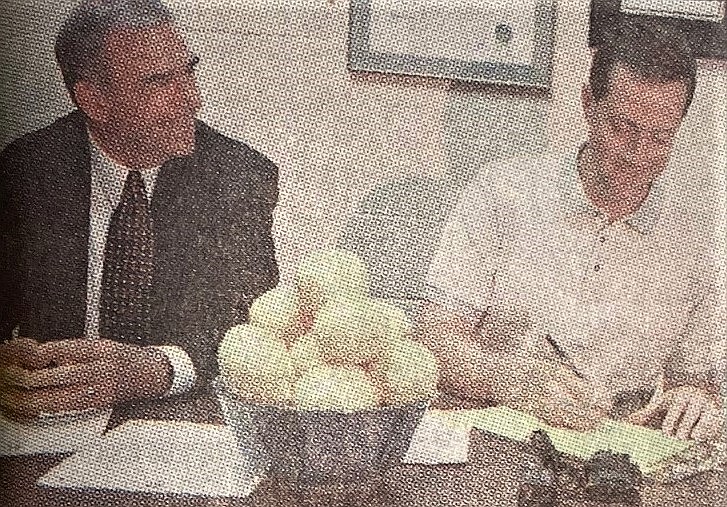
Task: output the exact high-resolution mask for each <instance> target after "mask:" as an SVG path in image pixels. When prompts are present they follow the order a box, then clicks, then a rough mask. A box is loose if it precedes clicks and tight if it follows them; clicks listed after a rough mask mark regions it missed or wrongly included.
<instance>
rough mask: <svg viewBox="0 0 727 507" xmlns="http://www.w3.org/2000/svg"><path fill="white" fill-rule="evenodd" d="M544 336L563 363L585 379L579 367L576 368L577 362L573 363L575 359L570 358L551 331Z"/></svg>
mask: <svg viewBox="0 0 727 507" xmlns="http://www.w3.org/2000/svg"><path fill="white" fill-rule="evenodd" d="M543 337H544V338H545V340H546V341H547V342H548V344H550V347H551V348H552V349H553V351H554V352H555V355H556V356H558V359H560V361H561V362H562V363H563V365H565V366H566V367H568V369H570V370H571V371H572V372H573V373H574V374H575V376H576V377H578V378H579V379H583V380H585V377H584V376H583V374H582V373H581V372H580V371H579V370H578V368H576V366H575V364H573V361H572V360H571V359H570V357H568V355H567V354H566V353H565V352H564V351H563V349H562V348H560V346H559V345H558V343H557V342H556V341H555V340H554V339H553V337H552V336H551V335H550V334H549V333H546V334H544V335H543Z"/></svg>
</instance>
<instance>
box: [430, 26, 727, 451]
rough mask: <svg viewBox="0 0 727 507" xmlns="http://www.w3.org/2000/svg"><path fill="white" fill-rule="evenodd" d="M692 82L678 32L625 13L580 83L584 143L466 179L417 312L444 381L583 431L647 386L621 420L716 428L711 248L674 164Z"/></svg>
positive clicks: (716, 331)
mask: <svg viewBox="0 0 727 507" xmlns="http://www.w3.org/2000/svg"><path fill="white" fill-rule="evenodd" d="M695 84H696V62H695V59H694V57H693V56H692V55H691V53H690V51H689V49H688V47H687V46H686V44H685V42H684V41H683V39H682V37H681V35H680V34H679V33H675V32H673V31H672V30H669V29H668V27H666V26H664V25H662V24H660V23H659V22H633V23H625V24H624V25H623V27H622V28H621V31H620V32H619V34H618V36H617V37H615V38H613V39H612V40H609V41H608V42H606V43H605V44H604V45H603V46H601V47H599V48H598V50H597V53H596V55H595V56H594V62H593V66H592V69H591V75H590V81H589V83H588V85H586V86H585V88H584V90H583V94H582V101H583V109H584V112H585V116H586V120H587V123H588V127H589V136H588V140H587V141H586V142H585V143H583V144H582V145H580V146H578V147H574V148H573V149H572V150H571V151H568V152H563V153H559V152H549V153H546V154H543V155H540V156H537V157H534V158H524V159H515V160H508V161H504V162H497V163H494V164H492V165H490V166H488V167H485V168H483V171H482V173H481V174H480V175H479V176H478V177H476V178H475V179H474V180H473V181H472V182H471V183H470V185H469V186H468V187H467V188H466V189H465V191H464V192H463V194H462V195H461V197H460V200H459V202H458V205H457V207H456V209H455V210H454V211H453V212H452V214H451V215H450V216H449V218H448V221H447V224H446V226H445V229H444V232H443V237H442V239H441V243H440V246H439V249H438V252H437V254H436V255H435V258H434V260H433V262H432V264H431V266H430V270H429V275H428V282H429V284H430V286H431V288H432V297H431V301H430V302H429V303H427V304H426V305H425V307H424V308H423V310H422V312H421V315H420V317H419V321H418V332H417V334H418V336H419V338H420V339H421V340H422V341H423V342H424V343H426V344H427V345H428V346H430V347H431V349H432V350H433V351H434V352H435V355H436V356H437V357H438V359H439V361H440V366H441V370H442V385H441V387H442V388H443V389H444V390H445V391H449V392H451V393H454V394H456V395H459V396H462V397H467V398H474V399H486V400H491V401H495V402H498V403H504V404H507V405H510V406H513V407H515V408H519V409H522V410H526V411H530V412H532V413H534V414H536V415H538V416H540V417H542V418H544V419H545V420H547V421H549V422H550V423H552V424H555V425H561V426H567V427H574V428H578V429H587V428H590V427H593V426H596V425H598V424H599V423H600V421H602V420H603V418H605V417H607V416H608V415H609V413H611V412H612V410H613V408H614V405H618V404H620V403H624V401H625V399H626V398H628V397H629V396H628V393H639V392H641V393H643V392H653V393H654V395H653V396H652V397H651V401H650V402H649V403H648V404H647V406H646V407H645V408H644V409H643V410H641V411H639V412H636V413H634V414H632V415H631V420H632V421H634V422H638V423H647V422H650V421H651V419H652V418H653V417H654V416H658V415H662V416H664V417H663V421H662V428H663V429H664V431H665V432H667V433H669V434H675V435H676V436H678V437H680V438H698V439H705V438H710V437H714V436H715V435H717V434H718V432H719V430H720V428H721V425H722V415H721V400H720V398H719V395H718V387H717V384H718V380H719V379H718V377H719V375H717V374H716V373H717V372H718V371H719V369H720V368H722V367H723V366H724V350H721V349H720V348H719V347H720V343H723V341H722V342H720V340H721V339H722V340H723V338H724V333H725V330H724V318H725V315H724V305H723V302H721V301H720V300H719V297H720V292H719V289H718V282H717V279H716V277H715V273H716V269H714V268H715V265H716V263H717V262H720V261H719V258H720V254H719V252H720V249H719V246H718V245H715V244H714V242H713V241H712V239H713V237H714V235H713V234H711V231H710V230H709V225H712V226H714V224H713V223H710V222H709V221H708V220H705V217H707V216H708V215H707V214H706V213H708V212H709V210H708V209H707V208H708V207H705V208H704V209H703V208H700V206H699V203H695V202H692V201H688V200H687V198H686V196H685V195H684V194H683V192H682V191H681V188H680V186H679V181H678V179H676V178H671V175H672V173H675V171H676V169H675V168H673V167H672V166H671V165H670V164H669V162H670V156H671V149H672V144H673V140H674V137H675V135H676V133H677V131H678V129H679V127H680V124H681V121H682V118H683V116H684V114H685V113H686V111H687V109H688V107H689V104H690V103H691V100H692V96H693V93H694V88H695ZM668 166H669V167H668ZM680 176H684V175H683V174H682V175H680ZM670 178H671V179H670ZM722 249H723V246H722ZM722 255H723V254H722ZM720 305H721V306H720ZM647 400H648V397H646V398H645V399H642V400H641V402H642V404H643V403H646V401H647Z"/></svg>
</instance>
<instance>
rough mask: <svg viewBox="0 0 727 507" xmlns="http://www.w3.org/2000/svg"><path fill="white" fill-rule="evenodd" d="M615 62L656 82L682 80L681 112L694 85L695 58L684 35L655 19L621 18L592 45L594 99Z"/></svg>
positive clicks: (601, 93) (604, 86)
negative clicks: (684, 94)
mask: <svg viewBox="0 0 727 507" xmlns="http://www.w3.org/2000/svg"><path fill="white" fill-rule="evenodd" d="M617 65H620V66H623V67H625V68H626V69H628V70H629V71H631V72H633V73H635V74H636V75H638V76H640V77H642V78H644V79H646V80H649V81H653V82H657V83H670V82H673V81H682V82H684V84H685V85H686V87H687V90H686V91H687V94H686V99H687V100H686V103H685V104H684V114H686V112H687V110H688V109H689V105H690V104H691V103H692V98H693V97H694V89H695V87H696V84H697V61H696V58H695V57H694V53H693V52H692V49H691V47H690V45H689V42H688V41H687V39H686V37H685V36H684V34H683V33H682V32H681V31H680V30H679V29H677V28H676V27H675V26H674V25H671V24H669V23H668V22H666V21H662V20H661V19H658V18H653V17H651V18H624V19H623V21H622V22H621V23H619V25H618V26H617V27H616V28H615V29H614V30H613V31H612V33H611V34H610V35H609V36H607V37H606V38H605V40H604V42H603V43H602V44H601V45H599V46H598V47H597V48H596V54H595V56H594V58H593V65H592V66H591V75H590V80H589V82H590V86H591V90H592V92H593V99H594V100H595V101H596V102H598V101H599V100H601V99H603V98H604V97H605V96H606V95H607V94H608V91H609V85H610V81H611V78H612V76H613V72H614V69H615V68H616V66H617Z"/></svg>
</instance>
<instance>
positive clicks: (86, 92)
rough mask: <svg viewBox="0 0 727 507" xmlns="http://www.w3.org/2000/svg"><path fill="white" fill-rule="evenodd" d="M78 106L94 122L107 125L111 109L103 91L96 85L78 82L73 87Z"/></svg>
mask: <svg viewBox="0 0 727 507" xmlns="http://www.w3.org/2000/svg"><path fill="white" fill-rule="evenodd" d="M73 92H74V94H75V96H76V104H78V107H79V108H80V109H81V110H82V111H83V112H84V113H86V116H88V117H89V119H91V120H92V121H94V122H96V123H105V122H106V120H107V119H108V115H109V107H108V104H107V102H106V98H105V97H104V95H103V93H102V92H101V90H99V88H98V86H97V85H95V84H94V83H92V82H90V81H86V80H82V81H78V82H77V83H76V84H75V86H74V87H73Z"/></svg>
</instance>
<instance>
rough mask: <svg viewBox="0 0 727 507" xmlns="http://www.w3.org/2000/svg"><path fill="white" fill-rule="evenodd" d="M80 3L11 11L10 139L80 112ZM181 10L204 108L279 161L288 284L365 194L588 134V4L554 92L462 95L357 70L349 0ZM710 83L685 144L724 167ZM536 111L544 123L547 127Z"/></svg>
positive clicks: (217, 0) (4, 45) (4, 117)
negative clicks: (529, 141)
mask: <svg viewBox="0 0 727 507" xmlns="http://www.w3.org/2000/svg"><path fill="white" fill-rule="evenodd" d="M73 3H74V2H70V1H69V0H65V1H62V2H58V3H56V2H50V1H46V2H38V1H33V0H6V1H5V2H3V3H2V5H1V6H0V29H1V31H2V33H4V34H8V36H7V37H4V38H3V40H2V42H0V58H1V60H0V68H2V69H3V79H2V83H1V84H0V91H1V92H2V94H1V98H0V127H1V128H2V131H1V132H0V143H1V144H0V145H3V146H4V145H5V144H6V143H7V142H8V141H9V140H10V139H11V138H13V137H15V136H17V135H18V134H20V133H22V132H25V131H28V130H32V129H34V128H36V127H38V126H40V125H43V124H45V123H47V122H49V121H51V120H52V119H53V118H54V117H56V116H58V115H59V114H62V113H63V112H64V111H66V110H68V108H69V107H70V105H69V103H68V101H67V99H66V98H65V95H64V92H63V89H62V86H61V82H60V77H59V74H58V72H57V70H56V68H55V64H54V62H53V59H52V38H53V34H54V33H55V31H56V29H57V27H58V25H59V23H60V20H61V19H62V18H63V16H64V15H65V14H66V13H67V11H68V9H69V8H70V7H69V6H70V5H72V4H73ZM169 5H170V6H172V7H173V8H175V9H176V10H177V12H178V15H179V20H180V24H181V25H182V26H183V27H185V29H186V32H187V34H188V38H189V41H190V44H191V46H192V48H193V49H194V50H195V51H197V52H198V53H199V54H200V55H201V56H202V57H203V59H202V63H201V65H200V74H199V83H200V87H201V88H202V91H203V95H204V97H205V99H206V104H205V106H204V109H203V111H202V113H201V116H202V117H203V118H204V119H206V120H207V121H209V122H210V123H211V124H213V125H214V126H216V127H218V128H219V129H221V130H222V131H223V132H225V133H227V134H229V135H232V136H235V137H238V138H240V139H243V140H245V141H247V142H249V143H250V144H252V145H253V146H254V147H256V148H258V149H259V150H261V151H263V152H264V153H266V154H268V155H269V156H270V158H271V159H273V160H274V161H275V162H276V163H277V164H278V165H279V167H280V170H281V199H280V205H279V207H278V211H277V215H276V242H277V247H278V255H279V262H280V264H281V268H282V274H283V278H284V279H288V278H289V277H290V275H291V273H292V266H293V265H294V264H295V263H296V261H297V259H299V257H300V256H301V255H302V254H303V253H305V252H306V251H308V250H310V249H312V248H315V247H319V246H324V245H329V244H332V243H333V242H335V241H336V239H337V238H338V237H339V236H340V234H341V231H342V229H343V227H344V225H345V223H346V222H347V220H348V217H349V216H350V215H351V213H352V212H353V210H354V208H355V207H356V205H357V203H358V201H359V200H360V199H361V198H362V197H364V196H365V195H366V194H368V193H369V192H370V191H371V190H372V189H374V188H375V187H377V186H379V185H381V184H383V183H385V182H387V181H391V180H396V179H401V178H404V177H407V176H431V177H449V176H451V175H454V174H457V173H458V171H459V172H461V171H463V170H464V168H465V166H476V165H478V163H479V159H480V158H487V157H497V156H502V154H503V153H509V151H508V149H507V147H508V144H511V145H512V146H514V147H517V149H518V150H520V149H522V148H521V145H520V144H518V142H520V141H521V138H522V137H523V136H524V135H526V136H529V135H532V136H533V139H538V138H540V137H542V138H543V139H546V140H548V141H549V142H551V143H552V144H557V145H569V144H572V143H574V142H576V141H577V140H579V139H582V137H583V135H584V133H585V131H584V126H583V123H582V118H581V112H580V102H579V101H580V89H581V86H582V83H583V82H584V80H585V78H586V73H587V69H588V65H589V62H590V54H589V50H588V48H587V28H588V2H587V1H586V0H560V1H559V2H558V16H557V20H558V24H557V31H556V47H555V59H554V80H553V88H552V93H551V97H550V98H547V97H538V96H529V95H527V94H525V95H523V94H510V93H509V91H508V90H507V89H504V90H503V89H502V88H500V89H493V88H487V87H484V88H483V87H479V88H476V89H472V90H469V89H464V90H463V89H462V88H461V87H458V86H454V87H452V85H451V83H450V82H448V81H446V80H437V79H425V78H405V77H396V76H358V77H354V76H352V75H351V74H350V73H349V72H348V71H347V70H346V37H347V23H348V2H347V1H344V0H295V1H293V0H276V1H270V0H267V1H263V0H237V1H232V0H207V1H194V0H169ZM700 79H701V80H702V82H701V83H700V88H699V90H698V93H697V97H696V99H695V102H694V106H693V110H692V111H691V112H690V115H689V117H688V118H687V121H686V123H685V127H684V132H683V135H682V138H683V139H682V141H681V144H680V148H679V151H680V153H681V152H685V153H686V152H687V151H688V150H687V148H690V147H691V148H694V147H698V148H700V149H701V148H705V150H703V151H701V152H700V156H701V157H702V158H704V160H705V161H712V162H714V160H719V161H721V167H724V164H725V162H724V161H725V160H727V158H726V157H727V155H726V153H725V145H724V138H725V127H724V118H725V117H727V111H726V110H725V107H726V106H725V99H724V97H725V96H727V70H726V69H725V67H724V66H720V65H715V64H711V63H707V64H703V65H702V68H701V69H700ZM538 115H544V118H545V121H544V122H538V121H535V120H536V119H537V117H538ZM719 143H721V144H719ZM719 150H721V151H719ZM699 165H700V167H701V166H703V165H704V164H701V163H700V164H699ZM713 165H714V164H713ZM720 177H721V178H722V179H721V180H720V184H721V185H722V187H721V188H722V189H723V188H724V173H723V172H722V173H721V175H720V174H719V173H713V174H712V176H707V178H712V179H713V180H714V179H716V178H720ZM713 184H714V182H713ZM723 194H724V192H722V193H721V194H720V195H723Z"/></svg>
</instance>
